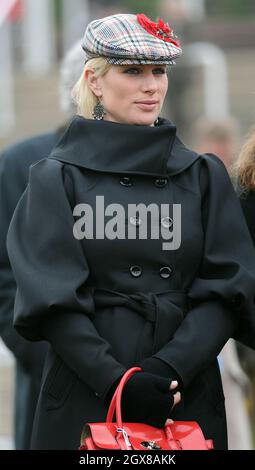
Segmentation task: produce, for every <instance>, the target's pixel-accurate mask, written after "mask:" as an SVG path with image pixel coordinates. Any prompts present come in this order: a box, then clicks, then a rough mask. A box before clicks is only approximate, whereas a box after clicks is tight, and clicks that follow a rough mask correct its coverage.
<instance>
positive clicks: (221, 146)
mask: <svg viewBox="0 0 255 470" xmlns="http://www.w3.org/2000/svg"><path fill="white" fill-rule="evenodd" d="M191 134H192V142H193V145H194V146H195V148H196V151H197V152H199V153H205V152H210V153H214V154H215V155H217V156H218V157H219V158H220V159H221V160H222V161H223V163H224V165H225V167H226V168H227V170H228V172H229V173H231V168H232V165H233V164H234V162H235V160H236V158H237V156H238V151H239V148H240V126H239V124H238V121H237V120H236V119H235V118H233V117H226V118H220V119H217V120H216V119H215V120H214V119H210V118H207V117H206V116H203V117H200V118H199V119H198V120H197V121H196V123H195V124H194V127H193V130H192V133H191Z"/></svg>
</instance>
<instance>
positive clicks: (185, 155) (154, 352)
mask: <svg viewBox="0 0 255 470" xmlns="http://www.w3.org/2000/svg"><path fill="white" fill-rule="evenodd" d="M98 196H101V197H102V196H104V204H105V207H106V208H107V210H106V211H105V212H106V216H105V221H106V222H109V223H110V224H113V225H114V223H116V221H115V222H114V221H113V218H114V216H115V214H114V213H111V209H112V206H110V204H116V203H118V204H121V205H122V206H123V208H124V219H123V221H122V227H118V230H119V231H120V232H119V233H122V234H123V233H124V235H125V233H126V232H125V230H122V229H123V225H124V226H125V227H124V228H125V229H127V227H130V225H132V226H134V225H138V226H139V225H143V224H144V223H145V220H144V218H143V216H142V215H140V214H139V217H138V218H137V214H136V212H134V213H133V214H131V215H130V213H128V207H129V208H130V207H131V209H132V208H133V207H134V206H130V205H131V204H139V203H144V204H145V205H146V206H148V205H149V204H153V203H154V204H157V205H163V204H169V205H170V207H172V210H174V209H173V206H172V205H173V204H179V205H180V206H181V224H182V226H181V243H179V244H178V243H177V244H176V246H175V249H172V250H167V251H166V250H163V249H162V236H161V237H160V238H159V239H156V238H153V237H148V238H147V239H139V238H138V237H136V238H133V239H130V238H129V239H128V238H127V237H125V236H122V237H121V236H120V237H119V238H116V239H114V236H112V238H113V239H111V237H108V238H106V237H104V236H103V235H102V226H103V225H102V224H103V219H102V216H103V213H102V211H101V214H100V209H99V210H97V211H96V197H98ZM79 204H89V206H90V207H91V208H93V211H92V212H93V214H94V222H96V223H95V224H94V225H93V228H94V232H93V233H92V232H91V233H92V235H91V233H90V234H89V235H87V238H84V239H81V240H78V239H77V238H75V237H74V233H73V232H74V222H75V221H77V217H74V214H77V213H78V212H79V211H78V209H79V207H81V206H78V209H77V205H79ZM160 207H163V206H160ZM77 211H78V212H77ZM88 211H89V209H88ZM167 221H168V225H171V223H173V222H174V213H173V214H171V217H169V218H168V219H167V220H166V219H165V217H162V213H161V219H159V220H158V219H157V217H154V216H153V215H152V217H151V224H152V227H154V228H157V226H158V225H160V226H161V225H163V227H164V228H165V225H167V224H166V222H167ZM100 223H101V226H100ZM165 229H166V230H168V231H169V229H170V231H171V229H173V230H174V223H173V227H172V228H171V227H170V228H169V227H168V228H165ZM8 250H9V256H10V259H11V263H12V266H13V270H14V272H15V276H16V280H17V285H18V292H17V297H16V307H15V327H16V328H17V330H18V331H19V332H20V334H22V335H23V336H24V337H26V338H28V339H31V340H34V341H36V340H41V339H47V340H48V341H49V342H50V344H51V350H50V353H49V356H48V360H47V364H46V367H45V374H44V380H43V385H42V389H41V394H40V399H39V403H38V408H37V414H36V421H35V425H34V433H33V443H32V448H34V449H76V448H77V447H78V445H79V437H80V433H81V429H82V426H83V424H84V423H85V422H93V421H101V420H104V419H105V417H106V412H107V410H106V409H105V407H104V404H103V399H104V397H105V396H106V393H107V391H108V390H109V388H110V387H111V385H112V384H113V383H114V381H116V380H117V379H118V377H120V376H121V375H122V374H123V372H124V371H125V370H126V368H128V367H130V366H133V365H135V364H137V363H138V362H139V361H140V360H141V359H143V358H146V357H151V356H154V357H156V358H158V359H160V360H161V361H163V362H165V363H166V364H169V365H170V366H171V367H173V368H174V369H175V370H176V371H177V373H178V374H179V376H181V378H182V381H183V384H184V391H183V400H182V403H181V404H180V405H179V406H178V407H176V409H175V411H174V412H172V413H171V411H170V410H169V415H170V416H172V417H173V418H174V419H185V420H186V419H187V420H197V421H198V422H199V423H200V425H201V426H202V428H203V431H204V433H205V435H206V437H208V438H213V439H214V440H215V446H216V448H226V446H227V443H226V423H225V410H224V395H223V391H222V386H221V379H220V373H219V368H218V363H217V355H218V354H219V352H220V350H221V348H222V347H223V345H224V344H225V342H226V341H227V340H228V339H229V337H231V336H234V337H236V338H238V339H239V340H240V341H243V342H244V343H246V344H248V345H250V346H251V347H254V346H255V342H254V291H255V257H254V249H253V246H252V244H251V241H250V238H249V235H248V231H247V227H246V224H245V221H244V219H243V215H242V212H241V208H240V205H239V203H238V201H237V198H236V195H235V193H234V190H233V188H232V185H231V182H230V180H229V177H228V175H227V172H226V170H225V168H224V165H223V164H222V163H221V162H220V160H219V159H218V158H217V157H215V156H213V155H197V154H196V153H194V152H192V151H191V150H189V149H187V148H186V147H185V146H184V145H183V144H182V143H181V141H180V140H179V139H178V137H177V136H176V128H175V126H173V125H172V124H171V123H170V122H169V121H167V120H166V119H162V118H161V119H160V120H159V125H158V126H157V127H149V126H135V125H127V124H119V123H113V122H105V121H101V122H96V121H93V120H87V119H83V118H81V117H78V116H77V117H75V118H74V120H73V121H72V123H71V125H70V127H69V128H68V130H67V132H66V133H65V135H64V136H63V138H62V140H61V141H60V142H59V144H58V145H57V146H56V147H55V149H54V150H53V152H52V153H51V155H50V157H49V158H46V159H44V160H42V161H40V162H39V163H38V164H36V165H34V166H32V167H31V169H30V180H29V185H28V187H27V190H26V192H25V194H24V195H23V197H22V199H21V200H20V203H19V206H18V208H17V210H16V212H15V215H14V218H13V220H12V224H11V227H10V230H9V235H8Z"/></svg>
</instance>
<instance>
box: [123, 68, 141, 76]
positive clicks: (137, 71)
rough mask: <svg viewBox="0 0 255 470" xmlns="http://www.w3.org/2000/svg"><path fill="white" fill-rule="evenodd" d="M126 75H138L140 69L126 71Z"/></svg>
mask: <svg viewBox="0 0 255 470" xmlns="http://www.w3.org/2000/svg"><path fill="white" fill-rule="evenodd" d="M124 73H130V74H132V75H136V74H138V73H139V69H138V68H137V67H132V68H130V69H126V70H125V71H124Z"/></svg>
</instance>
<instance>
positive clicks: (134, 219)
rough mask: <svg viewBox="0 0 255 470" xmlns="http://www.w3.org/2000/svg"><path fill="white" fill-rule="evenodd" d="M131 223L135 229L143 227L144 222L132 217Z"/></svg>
mask: <svg viewBox="0 0 255 470" xmlns="http://www.w3.org/2000/svg"><path fill="white" fill-rule="evenodd" d="M129 222H130V223H131V225H135V227H139V225H141V223H142V220H141V219H139V217H130V219H129Z"/></svg>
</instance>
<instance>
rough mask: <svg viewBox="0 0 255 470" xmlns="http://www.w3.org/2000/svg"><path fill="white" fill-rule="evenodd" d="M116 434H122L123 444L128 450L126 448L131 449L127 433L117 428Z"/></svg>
mask: <svg viewBox="0 0 255 470" xmlns="http://www.w3.org/2000/svg"><path fill="white" fill-rule="evenodd" d="M117 432H121V433H122V434H123V437H124V441H125V444H126V446H127V448H128V447H132V445H131V442H130V440H129V438H128V433H127V431H125V429H123V428H117Z"/></svg>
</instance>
